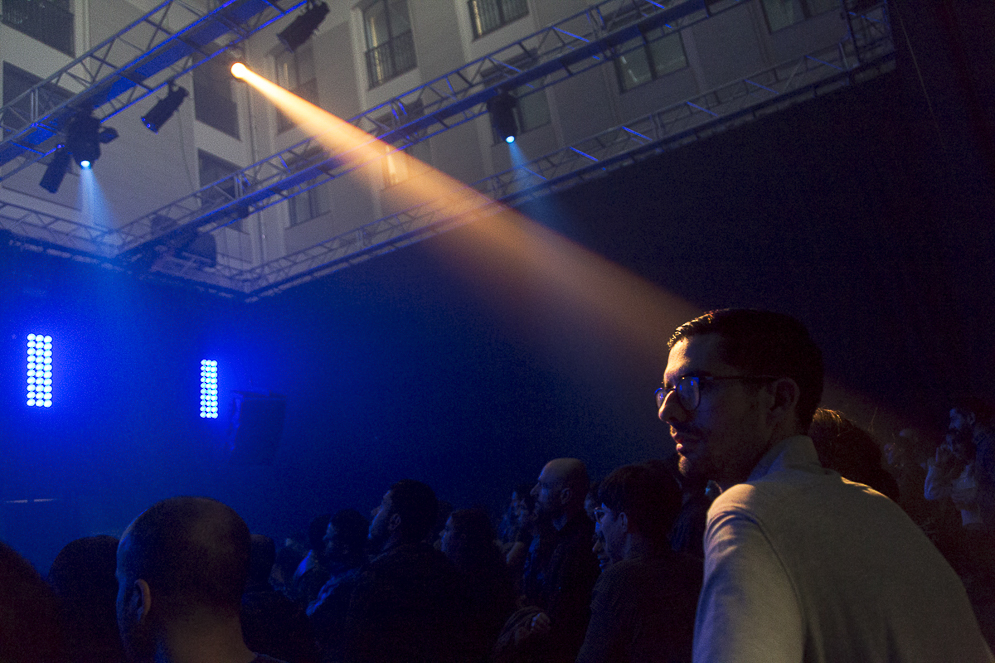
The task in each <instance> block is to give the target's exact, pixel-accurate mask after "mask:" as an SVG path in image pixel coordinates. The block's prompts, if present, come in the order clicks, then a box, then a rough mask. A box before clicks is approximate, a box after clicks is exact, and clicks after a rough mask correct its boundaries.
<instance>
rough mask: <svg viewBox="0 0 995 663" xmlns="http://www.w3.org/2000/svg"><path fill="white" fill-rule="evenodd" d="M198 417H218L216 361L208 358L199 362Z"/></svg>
mask: <svg viewBox="0 0 995 663" xmlns="http://www.w3.org/2000/svg"><path fill="white" fill-rule="evenodd" d="M200 417H201V419H217V418H218V362H216V361H212V360H210V359H204V360H202V361H201V362H200Z"/></svg>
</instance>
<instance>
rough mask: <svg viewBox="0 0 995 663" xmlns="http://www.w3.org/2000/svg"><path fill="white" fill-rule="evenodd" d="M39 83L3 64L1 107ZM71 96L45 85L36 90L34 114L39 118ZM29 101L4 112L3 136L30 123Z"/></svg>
mask: <svg viewBox="0 0 995 663" xmlns="http://www.w3.org/2000/svg"><path fill="white" fill-rule="evenodd" d="M40 82H41V79H40V78H38V77H37V76H35V75H34V74H29V73H28V72H26V71H24V70H23V69H19V68H17V67H15V66H14V65H12V64H10V63H9V62H4V63H3V105H4V106H5V107H6V106H7V105H8V104H10V103H11V102H12V101H14V99H16V98H17V97H19V96H21V95H22V94H24V93H25V92H27V91H28V90H30V89H31V88H33V87H34V86H35V85H37V84H38V83H40ZM72 96H73V95H72V93H71V92H68V91H66V90H63V89H62V88H60V87H56V86H55V85H46V86H45V87H43V88H41V89H40V90H38V107H37V111H36V112H37V113H38V115H39V116H41V115H44V114H46V113H48V112H49V111H50V110H52V109H53V108H56V107H57V106H59V105H60V104H62V102H64V101H66V100H67V99H69V98H71V97H72ZM31 101H32V99H31V97H25V98H24V99H21V100H20V101H18V102H17V105H15V106H11V107H10V108H9V109H8V110H7V111H5V112H4V115H3V117H0V123H2V124H3V128H4V135H6V134H9V133H11V132H13V131H19V130H20V129H23V128H24V127H26V126H27V125H28V124H29V123H30V120H29V118H30V117H31Z"/></svg>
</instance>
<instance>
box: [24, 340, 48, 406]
mask: <svg viewBox="0 0 995 663" xmlns="http://www.w3.org/2000/svg"><path fill="white" fill-rule="evenodd" d="M27 345H28V347H27V350H28V355H27V358H28V370H27V380H28V381H27V386H28V390H27V391H28V393H27V404H28V407H52V337H51V336H43V335H41V334H28V343H27ZM42 355H44V357H43V356H42Z"/></svg>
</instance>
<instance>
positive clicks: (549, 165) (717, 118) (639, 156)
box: [235, 52, 894, 300]
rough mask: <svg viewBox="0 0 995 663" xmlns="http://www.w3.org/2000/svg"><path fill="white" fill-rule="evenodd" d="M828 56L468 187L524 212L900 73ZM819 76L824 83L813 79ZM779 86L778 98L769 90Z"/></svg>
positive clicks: (277, 264)
mask: <svg viewBox="0 0 995 663" xmlns="http://www.w3.org/2000/svg"><path fill="white" fill-rule="evenodd" d="M825 55H826V54H824V53H818V54H813V55H810V56H805V57H803V58H801V59H799V60H796V61H792V62H788V63H784V64H782V65H780V66H778V67H775V68H772V69H769V70H766V71H764V72H759V73H758V74H755V75H753V76H750V77H749V78H747V79H743V80H741V81H738V82H737V83H733V84H730V85H726V86H723V87H721V88H718V89H716V90H713V91H711V92H709V93H707V94H705V95H701V96H700V97H696V98H695V99H691V100H688V101H685V102H683V103H680V104H676V105H674V106H671V107H668V108H666V109H663V110H661V111H657V112H656V113H652V114H650V115H647V116H645V117H643V118H639V119H638V120H636V121H634V122H631V123H628V124H627V125H624V126H619V127H614V128H612V129H609V130H607V131H604V132H602V133H600V134H598V135H596V136H593V137H591V138H588V139H586V140H585V141H581V142H580V143H578V144H576V145H574V146H570V147H566V148H563V149H561V150H557V151H556V152H553V153H551V154H548V155H546V156H544V157H541V158H539V159H535V160H533V161H531V162H528V163H525V164H523V165H521V166H519V167H517V168H513V169H511V170H508V171H505V172H503V173H499V174H497V175H494V176H491V177H488V178H485V179H483V180H480V181H478V182H476V183H474V184H472V185H470V186H471V187H472V188H474V189H476V190H477V191H480V192H484V193H487V194H490V195H491V196H492V198H489V199H487V200H489V201H493V199H498V200H499V201H500V203H501V204H502V205H508V206H510V205H520V204H522V203H524V202H526V201H528V200H532V199H536V198H540V197H542V196H545V195H548V194H550V193H553V192H557V191H562V190H565V189H568V188H571V187H573V186H576V185H577V184H580V183H582V182H585V181H588V180H590V179H594V178H598V177H602V176H604V175H606V174H608V173H609V172H612V171H614V170H617V169H619V168H622V167H625V166H629V165H632V164H634V163H637V162H639V161H641V160H643V159H645V158H648V157H651V156H654V155H657V154H660V153H662V152H665V151H668V150H671V149H675V148H677V147H680V146H682V145H686V144H688V143H690V142H693V141H695V140H698V139H700V138H703V137H707V136H711V135H714V134H716V133H718V132H720V131H724V130H726V129H729V128H732V127H735V126H738V125H740V124H743V123H745V122H747V121H750V120H753V119H756V118H757V117H760V116H763V115H767V114H770V113H773V112H776V111H778V110H781V109H782V108H784V107H785V106H787V105H790V104H793V103H797V102H799V101H803V100H806V99H810V98H813V97H815V96H819V95H821V94H826V93H828V92H830V91H833V90H836V89H838V88H840V87H843V86H845V85H849V84H850V83H852V82H853V81H855V80H864V79H867V78H871V77H874V76H877V75H879V74H881V73H884V72H886V71H890V70H891V69H893V68H894V53H893V52H890V53H885V54H884V55H882V56H881V57H880V58H879V59H878V60H877V61H875V62H872V63H869V64H864V65H860V66H859V67H856V68H854V69H850V70H847V69H841V68H840V67H839V64H840V62H839V61H838V60H837V61H836V62H832V61H827V60H826V59H824V56H825ZM817 56H822V57H817ZM816 71H818V72H821V73H822V75H821V76H813V75H812V74H813V72H816ZM778 83H779V84H780V86H781V87H782V90H780V91H778V90H777V89H776V88H774V87H771V86H772V85H777V84H778ZM490 206H495V207H496V206H497V203H494V202H487V203H485V205H484V206H482V207H481V208H479V209H478V210H475V211H474V218H475V219H476V218H480V216H481V215H484V216H486V215H487V213H488V209H487V208H488V207H490ZM443 209H445V206H444V205H443V204H440V201H432V202H430V203H426V204H424V205H420V206H417V207H413V208H410V209H407V210H404V211H402V212H398V213H396V214H393V215H390V216H388V217H385V218H382V219H379V220H377V221H375V222H373V223H370V224H367V225H365V226H362V227H360V228H357V229H356V230H353V231H350V232H347V233H344V234H342V235H339V236H337V237H333V238H331V239H329V240H326V241H325V242H322V243H321V244H318V245H317V246H314V247H310V248H308V249H305V250H303V251H300V252H297V253H294V254H291V255H288V256H284V257H283V258H280V259H278V260H273V261H270V262H268V263H266V264H264V265H261V266H259V267H256V268H254V269H250V270H246V271H245V272H244V273H242V274H240V275H236V276H235V283H236V284H237V283H238V282H239V281H241V282H242V285H236V286H235V287H236V288H239V289H242V290H244V291H246V292H247V293H248V295H247V296H248V299H249V300H254V299H258V298H260V297H263V296H268V295H273V294H277V293H279V292H282V291H283V290H286V289H287V288H290V287H293V286H295V285H298V284H300V283H304V282H307V281H310V280H313V279H315V278H318V277H320V276H322V275H324V274H328V273H330V272H333V271H336V270H338V269H341V268H343V267H347V266H349V265H352V264H355V263H356V262H359V261H361V260H365V259H366V258H369V257H372V256H374V255H382V254H384V253H389V252H390V251H394V250H397V249H399V248H402V247H404V246H407V245H409V244H412V243H414V242H416V241H420V240H421V239H426V238H428V237H431V236H434V235H437V234H440V233H442V232H445V231H446V230H448V229H450V228H452V227H454V226H456V225H459V224H460V223H463V222H465V221H466V219H465V218H462V219H461V218H453V217H451V216H449V215H446V214H444V213H443V212H442V210H443Z"/></svg>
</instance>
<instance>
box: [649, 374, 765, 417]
mask: <svg viewBox="0 0 995 663" xmlns="http://www.w3.org/2000/svg"><path fill="white" fill-rule="evenodd" d="M777 379H779V378H777V377H776V376H773V375H682V376H681V377H679V378H677V380H676V381H675V382H674V386H672V387H660V388H659V389H657V390H656V409H657V410H659V409H660V408H661V407H663V402H664V401H665V400H667V396H669V395H670V392H672V391H675V392H677V400H678V402H679V403H680V404H681V407H682V408H684V409H685V410H687V411H688V412H692V411H694V410H696V409H698V405H700V404H701V383H702V382H716V381H718V380H744V381H746V382H768V381H770V380H777Z"/></svg>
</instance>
